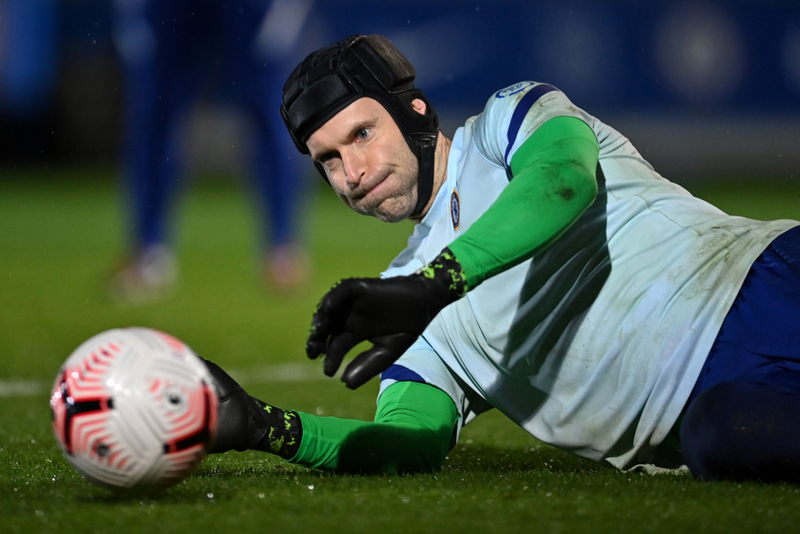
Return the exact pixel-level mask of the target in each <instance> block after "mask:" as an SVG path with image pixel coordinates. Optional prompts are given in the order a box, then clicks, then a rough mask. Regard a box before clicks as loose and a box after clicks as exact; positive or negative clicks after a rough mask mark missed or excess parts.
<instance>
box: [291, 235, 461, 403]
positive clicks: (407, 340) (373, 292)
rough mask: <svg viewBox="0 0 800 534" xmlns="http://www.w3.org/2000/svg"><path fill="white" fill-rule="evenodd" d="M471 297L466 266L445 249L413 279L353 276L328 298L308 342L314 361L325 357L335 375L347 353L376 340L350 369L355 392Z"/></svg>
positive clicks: (327, 367)
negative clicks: (445, 312) (442, 316)
mask: <svg viewBox="0 0 800 534" xmlns="http://www.w3.org/2000/svg"><path fill="white" fill-rule="evenodd" d="M466 293H467V282H466V278H465V277H464V272H463V270H462V268H461V264H459V263H458V260H456V258H455V256H454V255H453V253H452V252H450V250H448V249H447V248H445V249H444V250H443V251H442V253H441V254H439V256H437V257H436V259H434V260H433V261H432V262H431V263H429V264H428V265H426V266H425V267H423V268H422V269H420V270H419V271H417V272H416V273H414V274H412V275H409V276H397V277H394V278H385V279H381V278H348V279H345V280H341V281H340V282H338V283H337V284H336V285H334V286H333V288H331V290H330V291H328V293H327V294H326V295H325V296H324V297H322V300H321V301H320V303H319V305H318V306H317V310H316V312H314V318H313V320H312V322H311V332H310V333H309V335H308V341H307V342H306V354H308V357H309V358H312V359H314V358H317V357H319V355H320V354H324V355H325V361H324V368H325V374H326V375H328V376H333V375H334V374H335V373H336V371H337V370H338V369H339V366H340V365H341V363H342V359H343V358H344V356H345V354H347V352H348V351H349V350H350V349H352V348H353V347H355V346H356V345H358V344H359V343H361V342H362V341H365V340H366V341H370V342H371V343H372V345H373V346H372V348H370V349H368V350H366V351H364V352H362V353H361V354H359V355H358V356H357V357H356V358H355V359H354V360H353V361H352V362H350V364H349V365H348V366H347V367H346V368H345V371H344V373H343V374H342V381H343V382H344V383H345V384H346V385H347V387H349V388H351V389H355V388H357V387H359V386H360V385H362V384H364V383H365V382H367V381H368V380H369V379H370V378H372V377H374V376H376V375H378V374H379V373H381V372H383V371H385V370H386V369H388V368H389V366H391V365H392V364H393V363H394V362H395V360H397V359H398V358H399V357H400V356H402V354H403V353H404V352H405V351H406V350H407V349H408V348H409V347H410V346H411V344H412V343H414V341H416V339H417V338H418V337H419V336H420V334H422V332H423V331H424V330H425V328H426V327H427V326H428V324H429V323H430V322H431V321H432V320H433V318H434V317H436V315H437V314H438V313H439V312H440V311H441V310H442V308H444V307H445V306H447V305H448V304H450V303H451V302H455V301H456V300H458V299H460V298H461V297H463V296H464V295H465V294H466Z"/></svg>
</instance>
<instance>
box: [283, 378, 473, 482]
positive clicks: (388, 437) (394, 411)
mask: <svg viewBox="0 0 800 534" xmlns="http://www.w3.org/2000/svg"><path fill="white" fill-rule="evenodd" d="M298 415H299V416H300V420H301V423H302V427H303V437H302V439H301V441H300V448H299V449H298V451H297V454H296V455H295V457H294V458H292V459H291V462H292V463H296V464H299V465H303V466H305V467H313V468H317V469H325V470H331V471H337V472H344V473H387V474H395V473H415V472H431V471H434V470H436V469H440V468H441V467H442V464H443V463H444V459H445V455H446V454H447V452H448V451H449V450H450V445H451V440H452V437H453V430H454V428H455V425H456V423H457V422H458V410H457V409H456V406H455V404H454V403H453V401H452V399H451V398H450V397H449V396H448V395H447V394H446V393H444V392H443V391H442V390H440V389H438V388H435V387H433V386H431V385H428V384H421V383H418V382H396V383H394V384H392V385H391V386H389V387H388V388H386V390H385V391H384V392H383V394H381V396H380V398H379V399H378V410H377V412H376V414H375V422H368V421H358V420H355V419H339V418H336V417H319V416H316V415H311V414H306V413H301V412H298Z"/></svg>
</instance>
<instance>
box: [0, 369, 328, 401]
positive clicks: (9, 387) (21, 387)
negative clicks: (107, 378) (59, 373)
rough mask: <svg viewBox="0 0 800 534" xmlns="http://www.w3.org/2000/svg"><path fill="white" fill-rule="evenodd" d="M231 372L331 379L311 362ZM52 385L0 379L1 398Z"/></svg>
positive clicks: (243, 379) (250, 378)
mask: <svg viewBox="0 0 800 534" xmlns="http://www.w3.org/2000/svg"><path fill="white" fill-rule="evenodd" d="M229 372H230V374H231V376H232V377H233V378H235V379H236V381H237V382H239V383H240V384H242V385H243V386H249V385H253V384H268V383H285V382H315V381H319V380H329V378H328V377H326V376H325V375H324V374H323V373H322V369H321V368H320V367H319V366H317V365H314V364H311V363H282V364H278V365H264V366H261V367H251V368H247V369H231V370H230V371H229ZM50 386H51V384H49V383H46V382H44V381H41V380H0V398H2V397H30V396H34V395H43V394H45V393H47V391H48V389H49V388H50Z"/></svg>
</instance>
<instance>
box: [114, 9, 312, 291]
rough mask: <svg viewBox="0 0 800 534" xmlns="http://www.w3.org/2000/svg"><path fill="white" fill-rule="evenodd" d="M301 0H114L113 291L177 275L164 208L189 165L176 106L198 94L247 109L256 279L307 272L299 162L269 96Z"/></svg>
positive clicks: (289, 280)
mask: <svg viewBox="0 0 800 534" xmlns="http://www.w3.org/2000/svg"><path fill="white" fill-rule="evenodd" d="M312 3H313V2H312V0H225V1H222V0H115V4H114V11H113V17H114V18H113V22H114V26H113V28H114V30H113V32H114V33H113V35H114V41H115V43H116V46H117V49H118V52H119V56H120V59H121V63H122V70H123V80H124V83H123V86H124V104H123V108H124V114H123V125H124V127H123V128H124V130H123V131H124V133H123V141H122V155H121V165H122V173H123V176H124V185H125V194H126V197H125V198H126V201H127V202H128V208H129V210H128V216H129V225H130V226H129V228H130V236H129V239H130V243H129V256H128V258H127V259H126V260H125V262H124V264H123V265H122V267H121V268H120V269H119V270H118V271H117V272H115V273H114V275H113V278H112V282H111V291H112V296H113V297H114V298H115V299H116V300H119V301H122V302H126V303H138V302H147V301H152V300H156V299H159V298H162V297H163V296H165V295H166V294H168V292H169V289H170V288H171V286H172V285H173V284H174V283H175V281H176V277H177V274H178V267H177V266H178V262H177V259H176V256H175V253H174V236H172V235H171V231H170V219H171V213H172V211H173V207H174V204H175V200H176V196H177V195H178V194H179V193H180V191H181V188H182V186H183V182H184V179H185V177H186V176H185V175H186V173H187V169H188V165H187V158H186V154H185V150H184V147H185V145H186V143H185V139H184V138H185V135H184V134H185V133H186V132H187V128H186V123H187V118H188V117H189V115H190V113H191V111H192V110H193V109H194V108H195V106H196V104H197V102H198V100H200V99H201V98H208V99H212V100H213V101H214V102H215V103H222V104H233V105H236V106H237V108H239V109H240V111H241V112H242V114H243V116H244V117H245V118H246V119H247V123H248V124H247V126H248V127H249V128H248V132H249V133H250V137H251V139H249V141H250V142H249V143H247V145H248V147H249V151H248V153H247V158H248V162H247V168H248V169H249V174H250V177H251V179H252V180H251V181H252V185H253V192H254V195H253V196H254V197H255V200H256V202H255V203H256V204H257V206H256V207H257V209H258V210H259V212H260V213H259V214H260V215H261V216H260V217H259V218H258V220H259V221H261V222H262V223H263V224H262V227H261V228H260V230H261V232H262V235H263V258H264V259H263V261H264V265H263V273H264V274H263V276H264V280H265V282H266V284H267V285H268V286H269V287H270V288H271V289H275V290H279V291H285V290H292V289H295V288H297V287H299V286H300V285H302V284H303V283H304V282H305V281H306V279H307V278H308V276H309V263H308V259H307V255H306V250H305V247H304V246H303V243H302V238H301V235H300V231H299V228H298V218H299V217H298V211H299V209H300V208H301V203H302V202H303V199H304V197H305V196H306V195H305V192H304V189H305V187H304V183H305V182H306V176H307V174H308V173H307V171H306V167H305V166H303V163H304V162H302V161H301V160H300V158H299V157H298V156H297V155H296V154H295V151H294V150H293V145H292V144H291V143H292V142H291V140H290V138H289V136H288V135H287V134H286V132H285V131H283V124H282V122H281V118H280V113H279V111H278V105H277V104H276V102H280V92H281V89H282V83H283V80H284V79H285V78H286V72H287V69H288V68H289V66H290V65H291V64H292V62H293V61H294V60H295V59H296V57H297V54H296V53H295V51H297V50H298V48H299V47H298V46H297V42H298V38H299V37H300V36H301V31H302V29H303V26H304V24H305V22H306V20H307V18H308V14H309V12H310V10H311V7H312ZM298 53H299V52H298Z"/></svg>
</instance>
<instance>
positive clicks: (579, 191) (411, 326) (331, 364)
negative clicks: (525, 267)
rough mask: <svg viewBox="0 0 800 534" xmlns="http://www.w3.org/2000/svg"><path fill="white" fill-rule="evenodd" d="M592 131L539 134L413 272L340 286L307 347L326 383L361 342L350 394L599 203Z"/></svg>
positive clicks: (568, 126)
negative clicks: (465, 223) (441, 316)
mask: <svg viewBox="0 0 800 534" xmlns="http://www.w3.org/2000/svg"><path fill="white" fill-rule="evenodd" d="M598 156H599V146H598V143H597V138H596V137H595V135H594V132H593V131H592V129H591V128H590V127H589V126H588V125H587V124H586V123H584V122H583V121H581V120H580V119H577V118H574V117H556V118H553V119H550V120H549V121H547V122H545V123H544V124H542V125H541V126H540V127H539V128H538V129H537V130H536V131H535V132H534V133H533V134H532V135H531V136H530V137H529V138H528V139H527V140H526V141H525V142H524V143H523V144H522V145H521V146H520V147H519V148H518V149H517V151H516V152H515V153H514V155H513V157H512V158H511V164H510V165H511V172H512V175H513V179H512V181H511V182H510V183H509V185H508V186H507V187H506V188H505V189H504V190H503V192H502V193H501V194H500V196H499V197H498V198H497V200H496V201H495V202H494V203H493V204H492V205H491V206H490V207H489V209H488V210H486V212H485V213H484V214H483V215H482V216H481V217H480V218H479V219H478V220H477V221H475V223H474V224H473V225H472V226H471V227H470V228H469V229H468V230H467V231H465V232H464V233H463V234H462V235H461V236H460V237H458V238H457V239H456V240H455V241H453V242H452V243H451V244H450V245H449V246H448V247H447V248H445V249H444V250H443V251H442V253H441V254H440V255H439V256H438V257H437V258H435V259H434V260H433V261H432V262H431V263H430V264H428V265H427V266H426V267H424V268H423V269H421V270H420V271H419V272H417V273H414V274H411V275H408V276H398V277H393V278H388V279H378V278H351V279H346V280H342V281H341V282H339V283H338V284H337V285H336V286H334V287H333V288H332V289H331V291H330V292H328V294H326V295H325V296H324V297H323V298H322V300H321V301H320V304H319V306H318V307H317V310H316V312H315V314H314V318H313V320H312V326H311V332H310V334H309V337H308V342H307V344H306V352H307V354H308V356H309V357H310V358H317V357H318V356H320V355H321V354H325V373H326V374H327V375H328V376H333V375H334V374H335V372H336V370H337V369H338V368H339V366H340V364H341V362H342V360H343V358H344V356H345V354H346V353H347V352H348V351H349V350H350V349H352V348H353V347H355V346H356V345H357V344H358V343H360V342H362V341H365V340H368V341H370V342H372V343H373V347H372V348H370V349H368V350H366V351H365V352H363V353H361V354H360V355H358V356H357V357H356V358H355V359H354V360H353V361H352V362H351V363H350V364H349V365H348V366H347V368H346V369H345V371H344V373H343V375H342V380H343V381H344V382H345V384H347V386H348V387H350V388H356V387H358V386H360V385H361V384H363V383H365V382H366V381H367V380H369V379H370V378H372V377H374V376H376V375H377V374H379V373H380V372H382V371H383V370H385V369H386V368H388V367H389V366H390V365H391V364H392V363H393V362H394V361H395V360H396V359H397V358H399V357H400V356H401V355H402V354H403V352H405V350H406V349H408V347H410V346H411V344H412V343H413V342H414V341H415V340H416V339H417V337H419V335H421V334H422V332H423V331H424V330H425V328H426V327H427V325H428V324H429V323H430V322H431V321H432V320H433V318H434V317H435V316H436V315H437V314H438V313H439V312H440V311H441V310H442V309H443V308H444V307H445V306H447V305H448V304H450V303H452V302H454V301H456V300H458V299H459V298H461V297H463V296H464V295H465V294H466V292H467V291H468V290H471V289H474V288H475V287H477V286H478V285H479V284H480V283H481V282H483V280H485V279H486V278H488V277H490V276H494V275H496V274H498V273H500V272H502V271H504V270H506V269H509V268H511V267H513V266H515V265H517V264H519V263H521V262H523V261H525V260H527V259H529V258H531V257H533V256H534V255H536V254H537V253H538V252H540V251H541V250H543V249H545V248H546V247H548V246H549V245H550V244H551V243H553V241H555V240H556V239H558V237H560V236H561V235H562V234H563V233H564V232H565V231H566V230H567V229H568V228H569V227H570V226H572V224H574V223H575V221H577V220H578V219H579V218H580V216H581V215H582V214H583V213H584V212H585V211H586V209H587V208H588V207H589V206H591V204H592V202H594V200H595V198H596V196H597V180H596V177H595V172H596V169H597V161H598Z"/></svg>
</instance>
